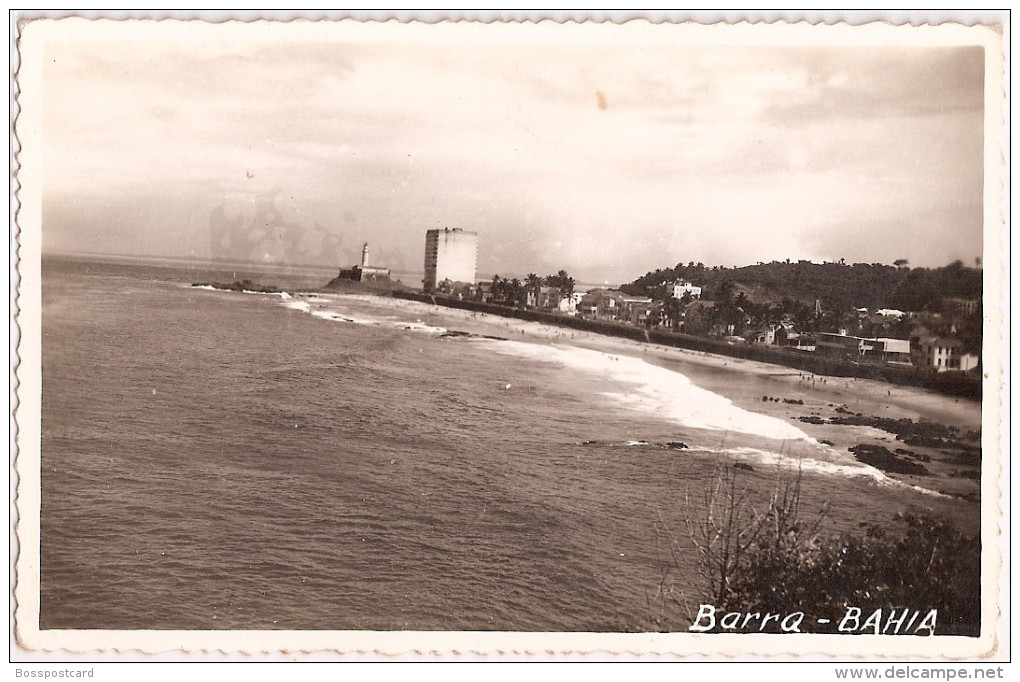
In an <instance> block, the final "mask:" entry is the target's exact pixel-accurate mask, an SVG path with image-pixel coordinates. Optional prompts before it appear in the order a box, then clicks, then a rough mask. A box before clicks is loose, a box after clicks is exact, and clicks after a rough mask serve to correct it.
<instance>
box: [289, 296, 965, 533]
mask: <svg viewBox="0 0 1020 682" xmlns="http://www.w3.org/2000/svg"><path fill="white" fill-rule="evenodd" d="M308 295H336V296H340V297H345V296H351V295H350V294H338V293H337V292H320V293H317V294H308ZM355 296H357V298H359V299H361V300H363V301H365V302H368V303H369V304H370V305H373V306H379V307H382V308H389V309H392V310H395V311H397V310H399V311H401V312H403V313H404V314H406V315H409V316H412V317H416V318H418V319H419V320H420V321H422V322H426V323H428V324H429V325H431V326H436V327H442V328H444V329H447V330H449V331H451V332H467V333H472V334H478V335H481V336H490V337H492V336H494V337H502V338H506V339H508V340H516V341H522V342H526V343H535V344H543V345H544V344H548V345H554V346H563V347H578V348H585V349H588V350H595V351H599V352H603V353H607V354H615V355H621V356H629V357H634V358H639V359H642V360H644V361H645V362H648V363H650V364H653V365H657V366H660V367H663V368H666V369H669V370H672V371H676V372H678V373H680V374H683V375H684V376H685V377H687V378H688V379H689V380H690V381H691V382H692V383H694V384H695V385H697V386H698V387H699V388H702V389H705V390H708V391H711V392H713V393H716V394H717V395H720V396H722V397H724V398H726V399H727V400H729V401H730V402H732V403H733V404H734V405H735V406H737V407H740V408H742V409H745V410H748V411H749V412H754V413H757V414H762V415H766V416H770V417H774V418H777V419H780V420H782V421H785V422H787V423H789V424H791V425H793V426H796V427H797V428H799V429H800V430H802V431H803V432H804V433H806V434H807V435H808V436H810V437H811V438H814V439H815V440H817V441H818V442H820V443H823V444H825V445H829V446H830V447H832V448H834V449H836V450H838V451H841V452H844V453H846V454H847V456H850V457H854V456H855V455H854V454H853V453H852V451H851V450H850V449H851V448H858V447H860V446H865V448H885V449H886V450H888V451H889V453H890V455H891V457H893V458H894V459H897V460H901V461H902V462H907V463H908V464H909V466H908V467H905V468H906V470H908V471H909V470H911V469H912V468H913V469H916V468H917V465H918V464H920V469H921V470H922V471H923V472H924V473H920V474H919V473H904V472H902V471H900V472H897V471H895V470H890V469H888V468H883V467H881V466H876V468H879V469H880V470H882V471H883V472H884V473H885V474H886V475H887V476H889V477H890V478H893V479H895V480H897V481H899V482H901V483H904V484H906V485H909V486H917V487H921V488H926V489H929V490H933V491H935V492H939V493H940V494H942V495H944V496H946V499H945V500H942V502H944V503H947V504H949V505H956V504H966V505H968V506H970V505H974V506H973V509H974V512H975V514H974V516H975V517H977V516H978V514H977V510H978V507H977V503H978V501H979V499H980V471H981V455H980V451H978V454H977V455H976V456H975V455H974V454H973V452H967V451H963V450H960V451H959V452H957V451H952V449H949V450H947V448H944V447H942V448H939V447H927V446H914V445H907V444H905V443H904V442H903V441H902V440H901V439H898V438H897V436H896V434H895V433H891V432H889V431H886V430H883V429H882V428H877V427H876V426H875V425H873V424H865V425H847V424H837V423H830V422H829V420H830V419H833V418H836V419H841V418H842V419H845V418H846V417H847V416H848V415H863V419H862V421H866V420H867V419H868V418H873V421H874V422H875V423H878V424H886V423H888V422H883V421H882V420H901V419H903V420H911V421H912V422H915V423H916V422H925V423H931V428H932V429H937V428H942V427H949V426H952V427H954V428H956V429H958V430H959V432H960V434H966V433H967V432H969V431H980V429H981V414H982V413H981V404H980V403H976V402H974V401H971V400H966V399H962V398H954V397H951V396H946V395H943V394H940V393H936V392H934V391H930V390H927V389H923V388H919V387H913V386H897V385H894V384H889V383H887V382H883V381H879V380H874V379H855V378H846V377H830V376H823V375H817V374H811V373H808V372H803V371H798V370H796V369H793V368H789V367H783V366H781V365H774V364H770V363H764V362H759V361H755V360H746V359H742V358H733V357H727V356H721V355H713V354H711V353H707V352H701V351H691V350H686V349H680V348H672V347H669V346H660V345H656V344H649V343H644V342H641V341H636V340H630V339H623V338H617V337H612V336H606V335H602V334H598V333H596V332H586V331H578V330H570V329H564V328H561V327H556V326H553V325H547V324H543V323H541V322H534V321H530V320H520V319H515V318H507V317H502V316H498V315H494V314H490V313H483V312H474V311H470V310H463V309H457V308H447V307H440V306H433V305H431V304H427V303H421V302H417V301H410V300H406V299H400V298H390V297H381V296H375V295H372V294H368V293H366V294H361V295H355ZM802 418H807V419H810V420H814V421H815V423H812V422H810V421H808V422H805V421H804V420H803V419H802ZM818 422H821V423H818ZM856 459H858V460H859V461H865V460H864V459H862V457H860V456H858V457H856ZM865 463H868V462H865ZM872 466H875V464H872ZM931 504H933V505H936V506H938V507H940V508H943V511H946V510H947V508H946V507H944V505H943V504H942V503H939V501H938V498H933V500H932V501H931ZM947 513H948V512H947Z"/></svg>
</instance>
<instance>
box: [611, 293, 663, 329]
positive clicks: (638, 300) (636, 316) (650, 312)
mask: <svg viewBox="0 0 1020 682" xmlns="http://www.w3.org/2000/svg"><path fill="white" fill-rule="evenodd" d="M661 311H662V303H660V302H657V301H653V300H652V299H650V298H644V297H638V296H625V297H624V299H623V310H622V311H621V314H620V315H619V318H618V319H621V320H623V321H625V322H630V323H631V324H639V325H650V324H658V323H659V318H660V317H661V314H660V313H661Z"/></svg>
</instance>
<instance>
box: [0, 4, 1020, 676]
mask: <svg viewBox="0 0 1020 682" xmlns="http://www.w3.org/2000/svg"><path fill="white" fill-rule="evenodd" d="M13 28H14V33H15V35H14V38H12V40H14V41H16V45H15V48H16V49H17V55H18V60H19V62H18V70H17V73H16V77H15V84H14V86H13V87H15V90H16V91H15V94H14V96H13V97H14V101H15V102H16V104H17V112H16V116H15V118H14V119H13V120H14V123H13V134H14V135H15V136H16V144H15V147H14V154H13V157H12V169H15V170H16V172H15V171H12V172H14V175H13V176H12V177H14V178H15V184H14V189H13V190H12V192H13V194H14V196H15V197H16V202H17V203H16V206H17V210H16V227H14V228H12V230H16V231H15V232H12V243H13V244H14V248H16V249H17V253H16V255H15V256H12V264H15V265H16V266H17V274H18V277H19V286H18V292H17V309H16V310H13V309H12V322H13V323H15V324H17V327H18V331H19V334H20V336H19V339H20V342H19V345H18V347H17V353H18V359H19V364H18V367H17V398H18V406H17V410H16V412H15V413H14V417H13V418H14V420H15V422H16V423H17V452H16V454H15V455H13V456H12V467H13V469H12V474H16V483H15V485H16V489H12V504H15V505H16V513H17V519H16V525H14V527H13V532H14V533H15V538H14V540H13V541H12V542H13V544H12V547H15V550H16V551H15V556H14V559H13V561H15V562H16V564H15V565H14V566H13V567H12V568H14V569H16V581H15V582H12V585H15V587H13V588H12V589H13V596H14V598H15V602H14V607H13V609H14V613H13V620H12V632H13V634H12V636H13V637H14V638H15V639H16V641H17V646H18V647H20V648H22V649H24V650H25V651H67V652H84V651H89V650H95V649H99V650H108V649H120V650H136V651H140V652H152V653H159V652H167V651H177V652H183V653H187V652H189V651H200V650H212V649H219V650H221V651H224V652H226V653H231V652H236V653H264V654H270V653H273V652H277V651H309V652H314V651H331V652H339V653H344V652H363V653H364V652H377V653H393V654H403V653H407V652H413V651H421V650H432V651H437V652H440V653H443V652H457V651H472V652H478V653H485V652H497V651H516V652H534V651H539V652H543V651H544V652H548V653H552V654H555V653H557V652H578V651H581V652H584V651H609V652H620V653H624V652H630V653H641V652H649V653H658V654H677V655H689V654H703V655H717V654H722V653H727V655H735V654H749V655H756V656H767V655H770V654H788V653H797V652H803V653H817V654H826V655H830V656H833V657H836V658H839V657H840V656H856V657H868V656H882V655H885V656H919V657H928V658H936V659H938V658H940V657H949V658H955V659H969V660H977V659H978V658H979V657H981V656H986V657H987V656H991V655H993V654H995V652H996V651H997V647H998V646H999V645H1001V644H1002V641H1001V637H1002V627H1003V625H1002V618H1003V617H1004V616H1003V613H1002V606H1001V605H1000V598H1001V594H1000V590H1001V589H1002V588H1001V587H1000V585H1004V584H1005V582H1000V578H1002V577H1003V576H1002V573H1001V567H1002V562H1003V556H1002V548H1003V547H1005V543H1000V540H1001V538H1000V530H999V529H1000V524H1001V523H1002V522H1003V518H1002V511H1001V509H1002V507H1001V501H1002V499H1001V498H1002V496H1003V495H1004V494H1007V493H1008V481H1002V480H1000V478H1001V472H1002V467H1003V463H1002V457H1003V449H1002V448H1003V444H1004V442H1005V441H1004V440H1003V437H1004V436H1003V434H1004V433H1008V417H1005V416H1003V415H1002V414H1001V412H1000V408H1001V407H1002V404H1003V400H1004V390H1005V389H1003V388H1002V386H1003V384H1002V376H1003V372H1004V370H1003V363H1004V358H1005V357H1006V355H1005V353H1006V351H1005V348H1006V346H1007V345H1008V332H1007V331H1006V328H1005V326H1004V325H1003V315H1004V308H1003V305H1002V301H1003V295H1004V294H1003V292H1004V290H1005V289H1004V287H1005V282H1006V277H1007V274H1006V273H1007V272H1008V265H1007V264H1008V251H1006V250H1005V244H1006V240H1007V239H1008V237H1007V236H1006V235H1007V231H1006V227H1005V224H1004V219H1003V212H1002V211H1003V209H1002V206H1001V203H1002V201H1003V161H1002V151H1001V145H1002V144H1003V139H1004V135H1003V129H1004V125H1005V124H1004V122H1003V46H1002V40H1003V36H1002V26H1001V24H1000V25H998V26H995V25H982V24H981V23H977V24H973V25H963V24H960V23H941V24H932V25H910V24H901V25H894V24H892V23H868V24H862V25H849V24H837V25H825V24H807V23H784V22H776V23H769V24H766V23H759V24H751V23H733V24H727V23H715V24H712V25H703V24H698V23H694V22H669V21H665V22H661V23H653V22H650V21H646V20H643V19H635V20H631V21H626V22H583V23H582V22H577V23H575V22H564V23H556V22H551V21H544V22H530V21H496V22H492V23H484V22H477V21H460V22H442V21H440V22H432V23H427V22H422V21H410V22H397V21H389V22H382V21H355V20H350V19H348V20H341V21H302V20H296V21H253V22H240V21H226V22H213V21H203V20H201V19H195V20H166V21H154V20H146V19H129V20H123V21H114V20H108V19H86V18H80V17H66V18H56V19H50V18H39V19H24V20H21V21H19V22H17V23H16V25H14V27H13ZM12 115H13V114H12ZM15 239H16V242H15V241H14V240H15ZM1004 420H1005V421H1004ZM12 448H13V443H12ZM1007 527H1008V526H1007ZM1006 632H1007V634H1008V629H1007V630H1006ZM780 636H781V637H780Z"/></svg>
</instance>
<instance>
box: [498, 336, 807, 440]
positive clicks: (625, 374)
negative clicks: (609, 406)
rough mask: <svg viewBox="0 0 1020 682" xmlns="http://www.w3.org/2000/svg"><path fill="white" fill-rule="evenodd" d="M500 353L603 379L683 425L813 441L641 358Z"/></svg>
mask: <svg viewBox="0 0 1020 682" xmlns="http://www.w3.org/2000/svg"><path fill="white" fill-rule="evenodd" d="M497 344H498V350H499V352H503V353H508V354H514V355H523V356H527V357H529V358H531V359H533V360H537V361H542V362H553V363H557V364H560V365H562V366H564V367H568V368H570V369H574V370H577V371H581V372H586V373H588V374H594V375H601V376H604V377H605V378H606V379H607V387H608V386H610V385H612V384H616V385H618V386H620V387H621V388H623V389H625V390H617V391H613V390H607V391H605V392H603V395H605V396H607V397H610V398H612V399H614V400H616V401H617V402H619V403H620V404H622V405H624V406H625V407H628V408H630V409H634V410H639V411H642V412H646V413H648V414H654V415H656V416H659V417H662V416H665V417H666V418H668V419H670V420H671V421H674V422H676V423H678V424H680V425H682V426H686V427H693V428H698V429H709V430H715V431H731V432H737V433H744V434H750V435H754V436H760V437H763V438H769V439H773V440H800V441H806V442H808V443H816V441H815V440H814V439H813V438H811V436H809V435H807V434H806V433H804V432H803V431H801V430H800V429H798V428H797V427H795V426H793V425H792V424H787V423H786V422H785V421H783V420H782V419H777V418H775V417H769V416H767V415H763V414H758V413H756V412H750V411H748V410H745V409H743V408H740V407H737V406H736V405H734V404H733V403H732V402H731V401H730V400H729V399H727V398H724V397H723V396H721V395H718V394H717V393H713V392H711V391H708V390H706V389H703V388H700V387H698V386H695V385H694V384H693V383H692V382H691V380H690V379H688V378H687V377H686V376H684V375H683V374H680V373H679V372H676V371H673V370H670V369H666V368H664V367H659V366H656V365H651V364H649V363H647V362H645V361H644V360H643V359H641V358H633V357H629V356H625V355H612V354H607V353H602V352H599V351H594V350H589V349H586V348H574V347H572V346H568V347H560V346H544V345H537V344H529V343H521V342H516V341H505V342H497Z"/></svg>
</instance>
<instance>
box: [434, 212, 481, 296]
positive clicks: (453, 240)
mask: <svg viewBox="0 0 1020 682" xmlns="http://www.w3.org/2000/svg"><path fill="white" fill-rule="evenodd" d="M477 266H478V233H477V232H466V231H464V230H462V229H460V228H453V229H450V228H448V227H447V228H444V229H442V230H429V231H427V232H426V233H425V280H424V288H425V293H427V294H428V293H432V292H434V291H435V290H436V285H438V284H439V283H440V282H443V281H445V280H450V281H451V282H465V283H468V284H474V283H475V271H476V269H477Z"/></svg>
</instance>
